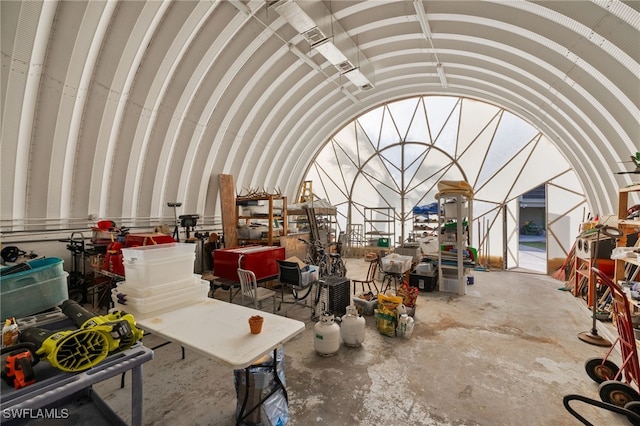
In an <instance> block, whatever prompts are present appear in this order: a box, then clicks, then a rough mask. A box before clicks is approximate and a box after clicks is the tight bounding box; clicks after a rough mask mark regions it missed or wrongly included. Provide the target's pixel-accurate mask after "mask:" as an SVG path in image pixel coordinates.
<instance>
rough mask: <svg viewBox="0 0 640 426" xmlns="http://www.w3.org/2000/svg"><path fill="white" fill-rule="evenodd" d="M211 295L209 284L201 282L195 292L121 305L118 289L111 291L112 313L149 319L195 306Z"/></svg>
mask: <svg viewBox="0 0 640 426" xmlns="http://www.w3.org/2000/svg"><path fill="white" fill-rule="evenodd" d="M208 293H209V282H208V281H200V283H199V284H197V285H196V286H194V288H193V290H189V291H182V292H181V293H180V294H179V295H177V296H174V297H163V298H160V299H154V300H153V301H146V300H145V299H144V298H143V299H137V300H135V301H134V299H132V298H129V299H127V301H126V303H120V302H119V301H118V297H117V289H113V290H112V291H111V300H112V301H113V306H114V307H113V309H111V311H124V312H126V313H128V314H131V315H133V316H134V317H136V318H149V317H153V316H155V315H158V314H162V313H165V312H169V311H173V310H175V309H178V308H182V307H185V306H189V305H193V304H194V303H198V302H200V301H202V300H205V299H206V298H207V295H208Z"/></svg>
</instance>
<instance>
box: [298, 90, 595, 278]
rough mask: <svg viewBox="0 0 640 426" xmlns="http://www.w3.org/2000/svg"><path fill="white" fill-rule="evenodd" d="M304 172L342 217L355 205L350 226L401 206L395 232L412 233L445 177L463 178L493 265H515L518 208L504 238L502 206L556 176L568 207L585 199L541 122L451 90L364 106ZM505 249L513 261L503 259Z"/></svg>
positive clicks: (567, 165)
mask: <svg viewBox="0 0 640 426" xmlns="http://www.w3.org/2000/svg"><path fill="white" fill-rule="evenodd" d="M459 109H461V111H459ZM425 114H426V115H427V116H428V119H427V117H426V116H425ZM427 123H428V124H427ZM427 129H429V132H430V133H428V132H427ZM405 135H406V139H405ZM436 136H437V138H436ZM433 138H436V140H435V141H434V140H433ZM380 147H382V148H380ZM456 153H457V157H456ZM478 176H481V179H480V180H478ZM306 179H307V180H312V181H316V180H317V181H319V183H318V184H316V183H314V195H316V196H318V194H320V193H322V194H324V195H325V196H324V197H323V198H327V199H329V200H330V201H331V203H332V204H334V205H336V206H343V207H341V208H342V209H344V213H343V214H344V215H346V214H347V213H348V212H349V211H351V215H352V217H351V223H353V224H362V223H363V221H364V218H363V211H364V207H387V206H390V207H393V208H395V211H396V218H397V219H398V220H399V222H397V224H396V232H400V230H403V231H404V232H405V234H406V233H408V232H409V231H410V230H411V224H410V223H409V221H410V220H411V217H412V215H411V212H412V209H413V207H414V206H416V205H425V204H428V203H432V202H434V201H435V195H436V194H437V192H438V189H437V185H438V182H439V181H441V180H466V181H468V182H469V183H470V184H471V185H472V186H473V188H474V191H475V199H474V216H475V217H477V218H478V220H477V221H474V223H473V227H477V228H476V230H477V231H478V232H480V230H481V229H482V227H484V228H486V229H485V231H484V233H483V235H484V237H482V238H484V240H483V241H480V240H478V241H477V244H482V245H483V247H484V249H485V250H488V249H489V247H490V250H491V255H492V258H493V261H494V264H495V262H498V263H500V262H503V261H506V262H507V263H508V264H509V265H510V266H515V265H516V264H517V261H518V259H517V253H516V252H517V250H515V249H514V246H513V244H515V243H514V241H515V240H517V238H516V235H517V234H518V232H517V231H518V226H517V224H518V220H517V213H518V212H517V210H516V211H510V212H509V213H510V219H509V224H508V230H507V234H506V235H503V222H502V216H501V215H500V214H499V212H500V211H501V210H500V206H501V205H502V204H503V203H505V202H509V205H510V206H511V203H516V202H517V199H518V197H519V196H520V195H521V194H523V193H525V192H527V191H529V190H531V189H533V188H535V187H537V186H539V185H541V184H544V183H546V182H549V181H550V180H554V181H555V182H556V183H555V184H556V185H558V186H563V187H564V188H567V189H568V191H567V192H568V193H570V194H569V195H566V196H565V197H564V201H565V202H566V203H567V204H569V205H570V204H572V203H574V204H576V203H577V204H580V205H581V204H582V203H583V200H584V196H583V195H582V190H581V188H580V184H579V181H578V180H577V178H576V176H575V174H574V173H573V172H572V171H571V169H570V167H569V164H568V163H567V161H566V160H565V159H564V157H563V156H562V155H561V154H560V153H559V152H558V150H557V149H556V148H555V146H554V145H553V144H552V143H551V142H550V141H549V140H548V139H547V138H545V137H543V136H542V135H541V134H539V132H538V131H537V130H536V129H534V128H532V127H531V126H530V125H529V124H528V123H526V122H525V121H524V120H521V119H519V118H518V117H515V116H514V115H512V114H510V113H508V112H505V111H503V110H500V109H499V108H497V107H495V106H493V105H486V104H482V103H480V102H477V101H474V100H469V99H464V100H462V99H461V98H455V97H441V96H436V97H416V98H412V99H405V100H401V101H397V102H392V103H389V104H387V105H383V106H381V107H379V108H376V109H374V110H371V111H369V112H367V113H366V114H364V115H363V116H361V117H359V118H357V119H356V120H354V122H352V123H350V124H348V125H346V126H345V128H343V129H342V130H341V131H339V132H338V133H337V134H336V135H335V136H334V137H333V138H332V139H331V140H330V142H329V143H328V144H327V145H326V146H325V147H324V148H323V149H322V150H321V152H319V153H318V155H317V158H316V162H315V163H314V166H313V167H312V168H311V169H310V171H309V174H308V176H307V178H306ZM483 181H484V183H485V184H484V185H480V184H479V182H483ZM552 185H553V184H552ZM349 206H350V207H349ZM565 207H566V206H565ZM567 209H568V210H569V211H572V210H573V209H574V207H568V208H567ZM560 210H561V209H560ZM550 214H551V215H554V214H556V211H550ZM557 214H558V215H559V216H561V215H562V214H563V213H562V212H561V211H558V212H557ZM344 220H346V218H345V219H344ZM476 222H477V223H476ZM550 232H553V228H552V229H551V231H550ZM558 232H560V231H558ZM406 237H407V235H404V237H401V241H402V240H403V238H406ZM475 238H476V237H475V236H474V239H475ZM563 238H566V236H563ZM514 239H515V240H514ZM563 244H565V245H566V243H563ZM505 249H507V251H508V253H509V254H508V258H507V259H502V256H503V251H504V250H505Z"/></svg>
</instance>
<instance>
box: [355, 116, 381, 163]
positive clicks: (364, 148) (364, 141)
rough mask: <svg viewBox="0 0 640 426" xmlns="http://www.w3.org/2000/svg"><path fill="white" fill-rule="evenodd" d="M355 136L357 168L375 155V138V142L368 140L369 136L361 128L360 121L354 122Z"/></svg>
mask: <svg viewBox="0 0 640 426" xmlns="http://www.w3.org/2000/svg"><path fill="white" fill-rule="evenodd" d="M356 135H357V139H358V166H361V165H362V164H363V163H364V162H365V161H367V160H368V159H369V158H371V157H373V156H374V155H376V152H377V149H376V146H375V145H376V144H377V140H378V139H377V136H376V139H375V142H374V141H373V140H371V139H370V138H369V135H368V134H367V132H366V131H365V130H364V128H363V127H362V123H361V122H360V120H356Z"/></svg>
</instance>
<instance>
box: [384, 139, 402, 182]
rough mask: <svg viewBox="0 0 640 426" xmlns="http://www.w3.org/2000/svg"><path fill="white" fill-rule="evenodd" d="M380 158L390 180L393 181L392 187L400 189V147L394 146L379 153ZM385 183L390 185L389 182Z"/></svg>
mask: <svg viewBox="0 0 640 426" xmlns="http://www.w3.org/2000/svg"><path fill="white" fill-rule="evenodd" d="M380 156H381V159H382V162H383V163H384V165H385V168H386V169H387V172H388V173H389V175H390V178H391V179H393V185H394V186H395V187H396V188H398V189H400V188H401V185H402V175H403V173H402V170H401V169H400V167H401V166H402V147H401V146H400V145H396V146H393V147H390V148H387V149H385V150H384V151H382V152H381V153H380ZM387 183H388V184H389V185H392V183H391V182H389V181H387Z"/></svg>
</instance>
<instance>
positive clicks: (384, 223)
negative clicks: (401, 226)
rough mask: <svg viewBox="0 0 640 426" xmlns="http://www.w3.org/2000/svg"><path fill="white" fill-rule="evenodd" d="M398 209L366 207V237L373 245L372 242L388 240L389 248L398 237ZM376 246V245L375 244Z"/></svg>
mask: <svg viewBox="0 0 640 426" xmlns="http://www.w3.org/2000/svg"><path fill="white" fill-rule="evenodd" d="M395 218H396V209H394V208H393V207H365V208H364V237H365V238H366V239H367V240H368V243H369V244H370V245H371V240H372V239H375V238H376V237H377V238H388V239H389V248H391V247H392V244H393V243H394V241H395V236H396V220H395ZM373 245H375V244H373Z"/></svg>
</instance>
